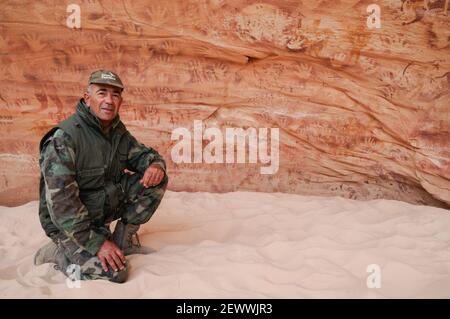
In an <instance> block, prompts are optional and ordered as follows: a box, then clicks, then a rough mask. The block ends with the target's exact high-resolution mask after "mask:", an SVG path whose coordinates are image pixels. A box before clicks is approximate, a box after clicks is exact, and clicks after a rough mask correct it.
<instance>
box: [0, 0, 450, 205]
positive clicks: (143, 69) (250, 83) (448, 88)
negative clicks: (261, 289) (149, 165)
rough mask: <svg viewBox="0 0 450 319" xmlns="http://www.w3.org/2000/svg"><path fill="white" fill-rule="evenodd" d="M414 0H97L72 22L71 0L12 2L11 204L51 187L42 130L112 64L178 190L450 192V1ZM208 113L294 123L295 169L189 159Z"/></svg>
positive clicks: (7, 110)
mask: <svg viewBox="0 0 450 319" xmlns="http://www.w3.org/2000/svg"><path fill="white" fill-rule="evenodd" d="M410 2H414V1H407V2H406V3H405V4H404V7H403V10H402V1H401V0H397V1H396V0H392V1H387V0H385V1H375V0H371V1H365V0H361V1H358V0H340V1H339V0H337V1H334V0H322V1H313V0H311V1H306V0H303V1H300V0H296V1H289V0H288V1H279V0H272V1H269V0H267V1H262V0H261V1H250V0H244V1H237V0H231V1H222V0H200V1H181V0H180V1H143V0H134V1H131V0H123V1H118V0H112V1H95V0H84V1H78V4H79V5H80V9H81V12H80V13H81V15H80V16H81V28H80V29H69V28H68V27H67V21H66V20H67V18H68V17H69V16H70V15H71V13H70V12H69V13H68V12H67V11H66V10H67V5H68V4H69V3H68V2H67V1H45V0H44V1H2V3H1V5H0V6H1V8H2V10H0V61H1V62H0V67H1V72H0V163H1V166H0V205H14V204H19V203H23V202H26V201H28V200H32V199H36V198H37V181H38V174H39V170H38V142H39V139H40V137H41V136H42V135H43V134H44V133H45V132H46V131H47V130H48V129H49V128H51V127H52V126H53V125H54V124H56V123H57V122H58V121H59V120H61V119H64V118H65V117H67V116H68V115H69V114H71V113H72V112H73V110H74V106H75V103H76V102H77V100H78V99H79V98H80V97H81V95H82V93H83V91H84V90H85V88H86V81H87V78H88V76H89V74H90V72H91V71H92V70H94V69H98V68H110V69H113V70H115V71H116V72H117V73H119V74H120V76H121V77H122V79H123V81H124V82H125V85H126V86H127V88H126V91H125V93H124V98H125V102H124V105H123V109H122V112H121V116H122V119H123V121H124V122H125V123H126V124H127V126H128V128H129V129H130V131H132V132H133V133H134V134H135V135H136V136H137V137H138V138H139V139H141V140H142V141H143V142H144V143H146V144H148V145H151V146H153V147H154V148H156V149H157V150H158V151H159V152H160V153H162V154H163V155H164V156H165V157H166V159H167V162H168V166H169V172H170V175H171V181H170V185H169V188H170V189H172V190H178V191H211V192H227V191H235V190H256V191H264V192H290V193H298V194H312V195H331V196H333V195H338V196H345V197H350V198H355V199H373V198H390V199H397V200H402V201H407V202H412V203H421V204H427V205H437V206H445V205H446V204H450V181H449V179H450V46H449V39H450V13H448V14H447V15H446V14H445V12H444V6H445V1H428V2H429V3H430V5H429V8H428V9H424V8H422V5H423V3H422V2H423V1H415V3H412V4H411V3H410ZM372 3H375V4H377V5H379V7H380V8H381V28H373V29H369V28H368V25H367V17H368V16H369V14H370V13H368V12H367V7H368V6H369V5H370V4H372ZM416 20H417V21H416ZM195 120H199V121H202V124H203V126H204V127H205V128H206V127H218V128H220V129H221V130H224V129H225V128H227V127H240V128H279V132H280V137H279V143H280V167H279V170H278V171H277V172H276V174H272V175H261V174H260V167H261V166H262V164H261V163H256V164H255V163H248V162H247V163H235V164H231V163H224V164H206V163H192V164H191V163H181V164H176V163H174V162H173V161H172V158H171V150H172V148H173V147H174V145H175V144H176V143H177V141H175V140H171V134H172V132H173V130H174V129H176V128H179V127H186V128H187V129H189V130H190V131H193V125H194V121H195ZM203 143H204V144H207V142H206V141H203Z"/></svg>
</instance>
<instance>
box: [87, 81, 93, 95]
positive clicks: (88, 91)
mask: <svg viewBox="0 0 450 319" xmlns="http://www.w3.org/2000/svg"><path fill="white" fill-rule="evenodd" d="M87 94H88V95H89V96H91V94H92V84H89V85H88V87H87Z"/></svg>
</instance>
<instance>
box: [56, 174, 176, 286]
mask: <svg viewBox="0 0 450 319" xmlns="http://www.w3.org/2000/svg"><path fill="white" fill-rule="evenodd" d="M141 178H142V175H140V174H134V175H125V176H124V178H123V180H122V183H121V184H122V189H123V194H122V195H123V196H121V204H120V206H119V208H118V209H117V210H116V211H115V212H114V213H112V214H109V215H108V216H106V218H105V220H104V226H105V228H104V229H106V231H105V232H108V234H106V235H107V236H108V237H109V239H111V232H110V231H109V226H108V225H109V223H110V222H111V221H113V220H116V219H121V220H122V221H123V222H126V223H129V224H135V225H140V224H144V223H146V222H147V221H148V220H149V219H150V218H151V217H152V215H153V213H154V212H155V211H156V209H157V208H158V206H159V204H160V202H161V200H162V198H163V196H164V193H165V191H166V188H167V183H168V177H167V175H166V176H164V179H163V180H162V181H161V183H160V184H159V185H157V186H154V187H149V188H144V187H143V186H142V185H141V184H140V183H139V180H140V179H141ZM53 240H54V241H55V242H56V243H57V245H58V247H59V249H60V250H62V251H63V252H64V257H61V258H59V260H58V268H59V269H60V270H61V271H62V272H63V273H64V274H65V275H70V277H71V278H72V279H81V280H90V279H106V280H110V281H113V282H124V281H125V280H126V278H127V275H128V265H126V266H125V269H124V270H121V271H119V272H115V271H114V270H113V269H111V268H109V270H108V271H107V272H105V271H104V270H103V268H102V265H101V262H100V260H99V258H98V257H97V256H94V255H92V254H90V253H89V252H88V251H86V250H83V249H82V248H80V247H79V246H78V245H77V244H75V243H74V242H73V241H72V240H70V239H69V238H67V237H66V236H65V235H63V234H58V235H57V236H56V237H55V238H53Z"/></svg>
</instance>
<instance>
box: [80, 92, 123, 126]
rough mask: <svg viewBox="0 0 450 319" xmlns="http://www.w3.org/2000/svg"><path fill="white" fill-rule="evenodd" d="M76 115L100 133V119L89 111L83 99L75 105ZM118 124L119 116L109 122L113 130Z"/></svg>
mask: <svg viewBox="0 0 450 319" xmlns="http://www.w3.org/2000/svg"><path fill="white" fill-rule="evenodd" d="M77 114H78V115H79V116H80V117H81V118H82V119H83V120H84V121H85V122H86V123H87V124H88V125H90V126H93V127H95V128H97V129H99V130H100V131H102V123H101V122H100V119H99V118H98V117H97V116H96V115H95V114H94V113H93V112H92V111H91V109H90V107H89V106H87V105H86V102H85V101H84V99H83V98H81V99H80V101H79V102H78V104H77ZM119 123H120V116H119V114H117V115H116V117H115V118H114V119H113V120H112V122H111V128H110V129H115V128H116V126H117V125H118V124H119Z"/></svg>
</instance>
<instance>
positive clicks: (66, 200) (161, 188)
mask: <svg viewBox="0 0 450 319" xmlns="http://www.w3.org/2000/svg"><path fill="white" fill-rule="evenodd" d="M123 89H124V86H123V84H122V81H121V79H120V78H119V76H118V75H117V74H115V73H113V72H111V71H107V70H98V71H95V72H93V73H92V74H91V76H90V78H89V81H88V87H87V91H86V92H85V93H84V97H83V98H82V99H81V100H80V101H79V102H78V104H77V106H76V112H75V114H73V115H72V116H70V117H69V118H68V119H67V120H65V121H62V122H61V123H59V124H58V125H57V126H56V127H54V128H53V129H51V130H50V131H49V132H48V133H47V134H46V135H45V136H44V137H43V138H42V140H41V143H40V159H39V165H40V170H41V179H40V204H39V219H40V222H41V225H42V228H43V229H44V231H45V233H46V235H47V236H48V237H50V238H51V240H52V241H51V242H50V243H49V244H47V245H46V246H44V247H42V248H41V249H39V251H38V252H37V253H36V255H35V259H34V261H35V264H36V265H40V264H43V263H55V264H56V265H57V268H59V269H60V270H61V271H62V272H63V273H64V274H66V271H68V267H69V266H70V265H76V266H77V267H79V268H78V269H79V270H80V277H81V279H107V280H110V281H113V282H124V281H126V279H127V276H128V270H127V262H126V257H125V256H127V255H129V254H146V253H149V252H150V250H149V249H148V248H145V247H142V246H141V245H140V243H139V238H138V237H137V231H138V229H139V226H140V225H142V224H144V223H146V222H147V221H148V220H149V219H150V217H151V216H152V215H153V213H154V212H155V210H156V209H157V207H158V206H159V203H160V202H161V199H162V198H163V196H164V193H165V190H166V187H167V183H168V177H167V174H166V164H165V162H164V160H163V158H162V157H161V156H160V155H159V154H158V152H156V151H155V150H154V149H152V148H150V147H146V146H144V145H143V144H140V143H139V142H138V141H137V140H136V138H134V137H133V136H132V135H131V134H130V132H128V130H127V129H126V127H125V125H124V124H123V123H122V121H121V120H120V118H119V115H118V113H119V109H120V106H121V104H122V91H123ZM114 220H118V222H117V224H116V228H115V230H114V233H111V231H110V229H109V224H110V223H111V222H112V221H114ZM134 237H135V238H134ZM72 269H73V268H72Z"/></svg>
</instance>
